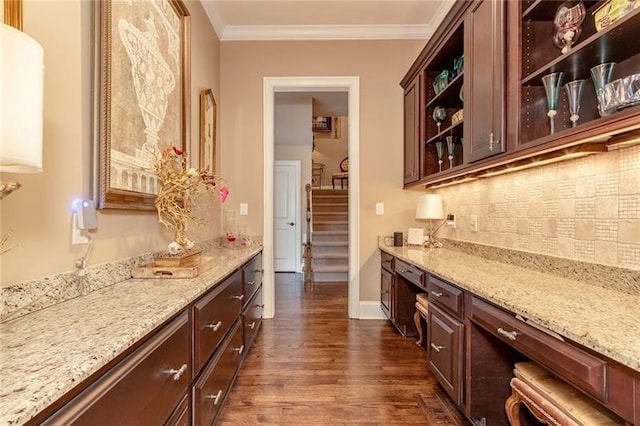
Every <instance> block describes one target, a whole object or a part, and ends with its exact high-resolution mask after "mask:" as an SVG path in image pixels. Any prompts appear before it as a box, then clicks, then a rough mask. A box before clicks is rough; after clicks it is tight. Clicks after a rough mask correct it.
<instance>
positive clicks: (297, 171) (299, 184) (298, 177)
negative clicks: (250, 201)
mask: <svg viewBox="0 0 640 426" xmlns="http://www.w3.org/2000/svg"><path fill="white" fill-rule="evenodd" d="M276 166H294V168H295V175H296V177H295V188H296V191H294V205H295V212H294V218H295V219H294V220H295V225H294V228H295V229H294V231H295V234H296V244H298V243H299V245H298V249H297V250H295V254H294V259H293V261H294V262H295V272H302V269H301V264H302V260H301V253H302V234H301V229H300V228H301V224H302V222H301V220H302V217H301V216H300V212H301V206H300V191H302V177H301V176H302V174H301V172H300V171H301V169H302V164H301V163H300V160H274V161H273V170H274V171H275V168H276ZM271 211H273V209H272V210H271ZM274 226H275V222H272V225H271V228H272V229H273V227H274ZM274 243H275V241H274Z"/></svg>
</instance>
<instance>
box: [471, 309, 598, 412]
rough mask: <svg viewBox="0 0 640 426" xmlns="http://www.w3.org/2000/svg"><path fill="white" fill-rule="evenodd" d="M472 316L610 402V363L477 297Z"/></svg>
mask: <svg viewBox="0 0 640 426" xmlns="http://www.w3.org/2000/svg"><path fill="white" fill-rule="evenodd" d="M471 305H472V312H471V319H472V320H473V321H474V322H475V323H477V324H478V325H480V326H481V327H483V328H485V329H486V330H487V331H489V332H490V333H492V334H494V335H495V336H498V337H499V338H500V339H501V340H503V341H504V342H506V343H507V344H508V345H510V346H512V347H513V348H515V349H516V350H518V351H520V352H522V353H523V354H525V355H527V356H529V357H530V358H532V359H533V360H535V361H537V362H539V363H540V364H542V365H543V366H545V367H547V368H548V369H549V370H551V371H552V372H554V373H555V374H557V375H558V376H559V377H560V378H562V379H565V380H566V381H568V382H570V383H572V384H573V385H575V386H576V387H578V388H580V389H582V390H584V391H585V392H587V393H589V394H591V395H593V396H595V397H596V398H598V399H599V400H601V401H603V402H606V386H607V384H606V377H607V376H606V373H607V372H606V369H607V363H606V362H605V361H603V360H601V359H598V358H596V357H594V356H592V355H590V354H588V353H586V352H584V351H582V350H581V349H579V348H576V347H575V346H572V345H570V344H569V343H566V342H563V341H561V340H559V339H557V338H555V337H552V336H551V335H549V334H547V333H545V332H543V331H540V330H538V329H537V328H534V327H533V326H530V325H528V324H526V323H524V322H523V321H520V320H518V319H517V318H516V317H515V316H513V315H512V314H510V313H507V312H505V311H503V310H501V309H499V308H496V307H495V306H493V305H490V304H489V303H487V302H484V301H482V300H480V299H478V298H476V297H473V298H472V302H471Z"/></svg>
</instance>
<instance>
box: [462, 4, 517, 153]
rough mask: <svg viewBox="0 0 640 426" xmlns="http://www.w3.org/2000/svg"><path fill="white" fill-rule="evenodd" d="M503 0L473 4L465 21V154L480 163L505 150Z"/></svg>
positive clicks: (504, 30)
mask: <svg viewBox="0 0 640 426" xmlns="http://www.w3.org/2000/svg"><path fill="white" fill-rule="evenodd" d="M505 19H506V18H505V1H504V0H476V1H474V2H473V4H472V5H471V6H470V7H469V10H468V11H467V15H466V17H465V24H464V30H465V46H464V58H465V83H466V84H465V86H464V95H465V96H464V99H465V111H464V115H465V122H464V126H465V131H464V135H465V145H466V149H465V153H466V154H467V158H466V161H467V162H473V161H477V160H482V159H483V158H487V157H490V156H492V155H496V154H500V153H502V152H504V150H505V93H506V92H505V86H506V80H505V74H506V71H505V56H506V42H505V39H506V36H507V34H506V29H505V28H506V27H505Z"/></svg>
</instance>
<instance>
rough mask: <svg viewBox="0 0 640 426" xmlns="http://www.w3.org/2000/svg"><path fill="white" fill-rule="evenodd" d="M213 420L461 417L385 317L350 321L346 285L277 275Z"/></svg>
mask: <svg viewBox="0 0 640 426" xmlns="http://www.w3.org/2000/svg"><path fill="white" fill-rule="evenodd" d="M218 424H227V425H253V424H271V425H281V424H296V425H305V424H306V425H309V424H315V425H341V424H342V425H352V424H370V425H372V424H378V425H382V424H385V425H386V424H423V425H431V424H434V425H435V424H438V425H466V424H467V423H466V421H465V420H463V418H462V416H461V415H460V414H459V413H458V412H457V411H456V410H455V408H454V407H453V406H452V405H451V403H450V402H449V401H448V399H447V398H446V396H445V395H444V391H442V390H441V389H440V388H439V386H438V385H437V383H436V379H435V378H434V377H433V375H431V373H430V372H429V370H428V368H427V365H426V352H425V351H424V350H422V349H420V348H418V347H417V346H416V345H415V341H414V339H412V338H410V339H405V338H403V337H402V336H401V335H399V334H398V333H396V332H395V331H394V330H393V328H392V327H391V325H390V324H389V323H388V322H386V321H383V320H350V319H349V318H348V315H347V285H346V284H345V283H317V284H314V285H312V286H308V287H306V288H305V285H304V284H303V283H302V282H301V275H299V274H298V275H296V274H276V317H275V318H274V319H270V320H264V321H263V325H262V330H261V331H260V333H259V335H258V337H257V339H256V342H255V344H254V346H253V348H252V349H251V352H250V353H249V355H248V357H247V360H246V362H245V364H244V367H243V368H242V369H241V371H240V373H239V376H238V378H237V380H236V383H235V386H234V388H233V390H232V392H231V394H230V395H229V397H228V399H227V402H226V405H225V407H224V409H223V412H222V413H221V416H220V418H219V420H218Z"/></svg>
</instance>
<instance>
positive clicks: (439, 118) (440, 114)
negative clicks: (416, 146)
mask: <svg viewBox="0 0 640 426" xmlns="http://www.w3.org/2000/svg"><path fill="white" fill-rule="evenodd" d="M432 118H433V121H435V122H436V126H438V133H440V126H441V125H442V122H443V121H444V119H445V118H447V110H446V109H444V108H443V107H440V106H437V107H435V108H434V109H433V115H432Z"/></svg>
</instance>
